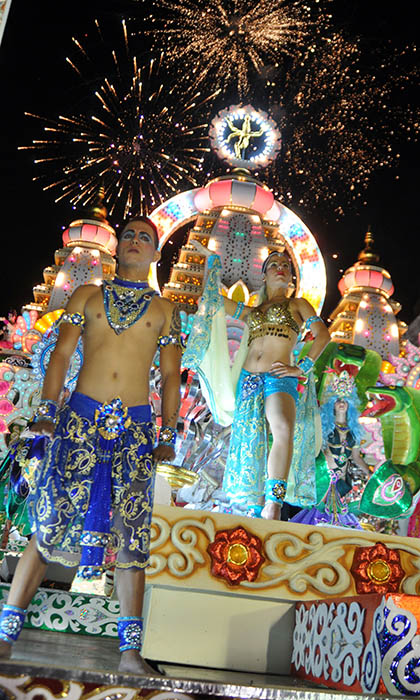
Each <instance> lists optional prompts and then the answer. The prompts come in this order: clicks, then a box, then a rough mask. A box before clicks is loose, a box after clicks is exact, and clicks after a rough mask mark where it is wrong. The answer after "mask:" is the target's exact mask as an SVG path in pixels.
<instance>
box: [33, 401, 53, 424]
mask: <svg viewBox="0 0 420 700" xmlns="http://www.w3.org/2000/svg"><path fill="white" fill-rule="evenodd" d="M56 416H57V401H52V399H41V403H40V404H39V406H38V408H37V409H36V411H35V416H34V419H33V423H38V422H39V421H40V420H50V421H52V422H53V423H54V422H55V419H56Z"/></svg>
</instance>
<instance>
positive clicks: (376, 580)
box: [350, 542, 405, 594]
mask: <svg viewBox="0 0 420 700" xmlns="http://www.w3.org/2000/svg"><path fill="white" fill-rule="evenodd" d="M350 571H351V574H352V576H353V578H354V581H355V584H356V591H357V593H383V594H385V593H398V591H399V590H400V584H401V581H402V580H403V578H404V576H405V572H404V569H403V568H402V566H401V559H400V555H399V552H398V550H396V549H388V547H386V545H384V544H382V543H381V542H377V543H376V545H374V546H373V547H356V549H355V552H354V557H353V563H352V565H351V569H350Z"/></svg>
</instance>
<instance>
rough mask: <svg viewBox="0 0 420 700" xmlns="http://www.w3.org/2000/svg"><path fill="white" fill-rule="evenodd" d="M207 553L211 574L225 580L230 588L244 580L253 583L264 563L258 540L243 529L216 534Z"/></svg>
mask: <svg viewBox="0 0 420 700" xmlns="http://www.w3.org/2000/svg"><path fill="white" fill-rule="evenodd" d="M207 551H208V553H209V554H210V557H211V573H212V574H213V576H218V577H219V578H223V579H225V581H226V582H227V583H228V584H229V585H230V586H237V585H238V584H239V583H240V582H241V581H244V580H245V579H246V580H247V581H255V579H256V578H257V576H258V572H259V570H260V567H261V565H262V564H263V562H264V561H265V558H264V557H263V555H262V542H261V540H260V538H259V537H256V536H255V535H251V534H250V533H249V532H247V531H246V530H245V528H243V527H235V528H233V529H232V530H220V531H219V532H216V537H215V538H214V541H213V542H211V543H210V544H209V546H208V547H207Z"/></svg>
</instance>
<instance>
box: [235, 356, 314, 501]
mask: <svg viewBox="0 0 420 700" xmlns="http://www.w3.org/2000/svg"><path fill="white" fill-rule="evenodd" d="M297 384H298V380H297V379H296V378H295V377H275V376H274V375H272V374H269V373H268V372H262V373H260V374H252V373H251V372H247V371H246V370H242V372H241V375H240V377H239V382H238V389H237V395H236V408H235V415H234V418H233V423H232V430H231V438H230V443H229V453H228V458H227V461H226V469H225V474H224V479H223V490H224V492H225V493H226V495H227V496H228V498H229V499H230V501H231V502H232V503H235V504H238V505H239V504H242V505H247V506H254V505H256V504H258V503H260V502H261V500H262V499H263V497H264V492H265V483H266V478H267V454H268V453H267V425H266V419H265V405H264V404H265V398H266V397H267V396H270V395H271V394H273V393H276V392H283V393H287V394H290V396H292V397H293V398H294V400H295V401H296V402H297V404H296V423H295V431H294V436H293V458H292V465H291V468H290V472H289V477H288V482H287V495H286V499H285V500H286V501H287V502H288V503H291V504H293V505H297V506H300V507H305V506H307V505H309V506H312V505H314V504H315V503H316V487H315V450H314V445H315V427H314V422H315V411H316V410H317V404H316V396H315V388H314V386H313V385H312V384H311V385H310V386H309V388H308V389H306V390H305V395H304V396H303V397H302V398H299V399H298V392H297ZM307 392H309V394H307Z"/></svg>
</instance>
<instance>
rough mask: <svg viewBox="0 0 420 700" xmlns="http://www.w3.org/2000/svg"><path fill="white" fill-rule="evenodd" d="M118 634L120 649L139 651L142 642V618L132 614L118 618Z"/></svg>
mask: <svg viewBox="0 0 420 700" xmlns="http://www.w3.org/2000/svg"><path fill="white" fill-rule="evenodd" d="M118 636H119V638H120V651H121V652H122V651H128V650H129V649H137V651H141V647H142V644H143V618H142V617H135V616H134V615H133V616H126V617H119V618H118Z"/></svg>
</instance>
